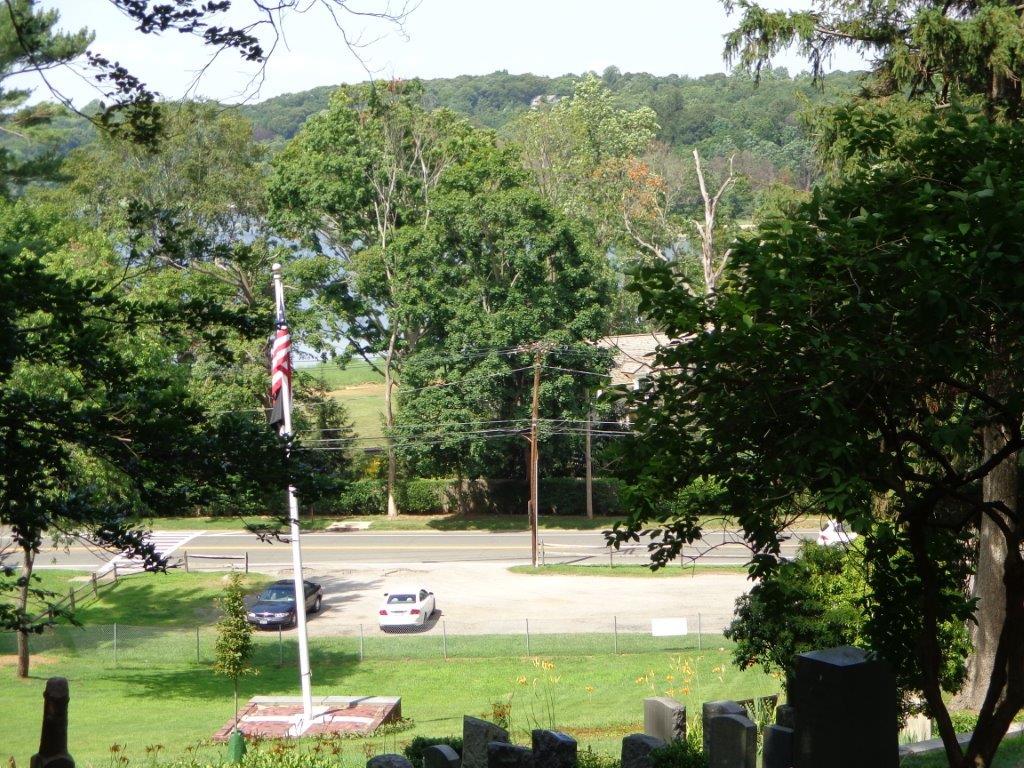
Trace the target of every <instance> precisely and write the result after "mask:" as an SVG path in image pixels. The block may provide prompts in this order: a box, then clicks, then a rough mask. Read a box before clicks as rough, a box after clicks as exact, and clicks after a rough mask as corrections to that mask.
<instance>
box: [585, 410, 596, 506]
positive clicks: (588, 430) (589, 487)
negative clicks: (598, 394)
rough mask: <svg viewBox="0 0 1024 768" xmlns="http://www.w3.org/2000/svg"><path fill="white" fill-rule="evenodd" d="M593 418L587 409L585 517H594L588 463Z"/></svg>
mask: <svg viewBox="0 0 1024 768" xmlns="http://www.w3.org/2000/svg"><path fill="white" fill-rule="evenodd" d="M593 420H594V411H593V409H588V410H587V432H586V440H585V442H584V444H583V445H584V452H585V456H584V461H585V462H586V465H587V519H588V520H593V519H594V472H593V470H592V468H591V464H590V425H591V423H593Z"/></svg>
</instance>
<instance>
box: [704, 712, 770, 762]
mask: <svg viewBox="0 0 1024 768" xmlns="http://www.w3.org/2000/svg"><path fill="white" fill-rule="evenodd" d="M709 724H710V725H711V738H710V739H709V740H708V751H707V752H705V753H704V755H705V757H707V760H708V768H756V766H757V726H756V725H754V721H753V720H751V719H750V718H749V717H746V716H745V715H718V716H716V717H713V718H711V720H710V721H709Z"/></svg>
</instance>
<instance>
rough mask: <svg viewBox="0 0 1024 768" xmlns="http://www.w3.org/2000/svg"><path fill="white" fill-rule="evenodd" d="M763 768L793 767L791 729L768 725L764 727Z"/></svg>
mask: <svg viewBox="0 0 1024 768" xmlns="http://www.w3.org/2000/svg"><path fill="white" fill-rule="evenodd" d="M762 761H763V762H762V765H763V768H793V729H792V728H786V727H785V726H783V725H769V726H768V727H767V728H765V729H764V745H763V747H762Z"/></svg>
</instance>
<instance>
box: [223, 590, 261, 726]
mask: <svg viewBox="0 0 1024 768" xmlns="http://www.w3.org/2000/svg"><path fill="white" fill-rule="evenodd" d="M220 610H221V618H220V621H218V622H217V641H216V643H214V646H213V652H214V660H213V671H214V673H215V674H218V675H223V676H224V677H229V678H231V684H232V687H233V689H234V694H235V726H236V727H237V726H238V681H239V679H240V678H242V677H243V676H245V675H255V674H258V672H259V670H258V669H257V668H256V667H254V666H253V664H252V657H253V654H254V653H255V651H256V644H255V643H254V642H253V633H254V632H255V631H256V628H255V627H254V626H253V625H252V624H250V623H249V622H248V621H247V620H246V615H245V614H246V607H245V589H244V587H243V586H242V577H241V576H240V575H239V574H238V573H237V572H232V573H231V574H230V575H229V576H228V583H227V586H225V587H224V595H223V597H221V599H220Z"/></svg>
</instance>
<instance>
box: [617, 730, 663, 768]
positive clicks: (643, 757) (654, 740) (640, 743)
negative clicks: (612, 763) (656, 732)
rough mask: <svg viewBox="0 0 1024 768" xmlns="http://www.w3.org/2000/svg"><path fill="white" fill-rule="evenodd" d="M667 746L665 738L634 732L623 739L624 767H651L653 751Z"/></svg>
mask: <svg viewBox="0 0 1024 768" xmlns="http://www.w3.org/2000/svg"><path fill="white" fill-rule="evenodd" d="M664 746H667V742H666V741H665V740H664V739H659V738H658V737H657V736H648V735H647V734H646V733H632V734H630V735H629V736H626V737H625V738H623V739H622V768H651V751H652V750H655V749H658V748H659V747H664Z"/></svg>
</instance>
